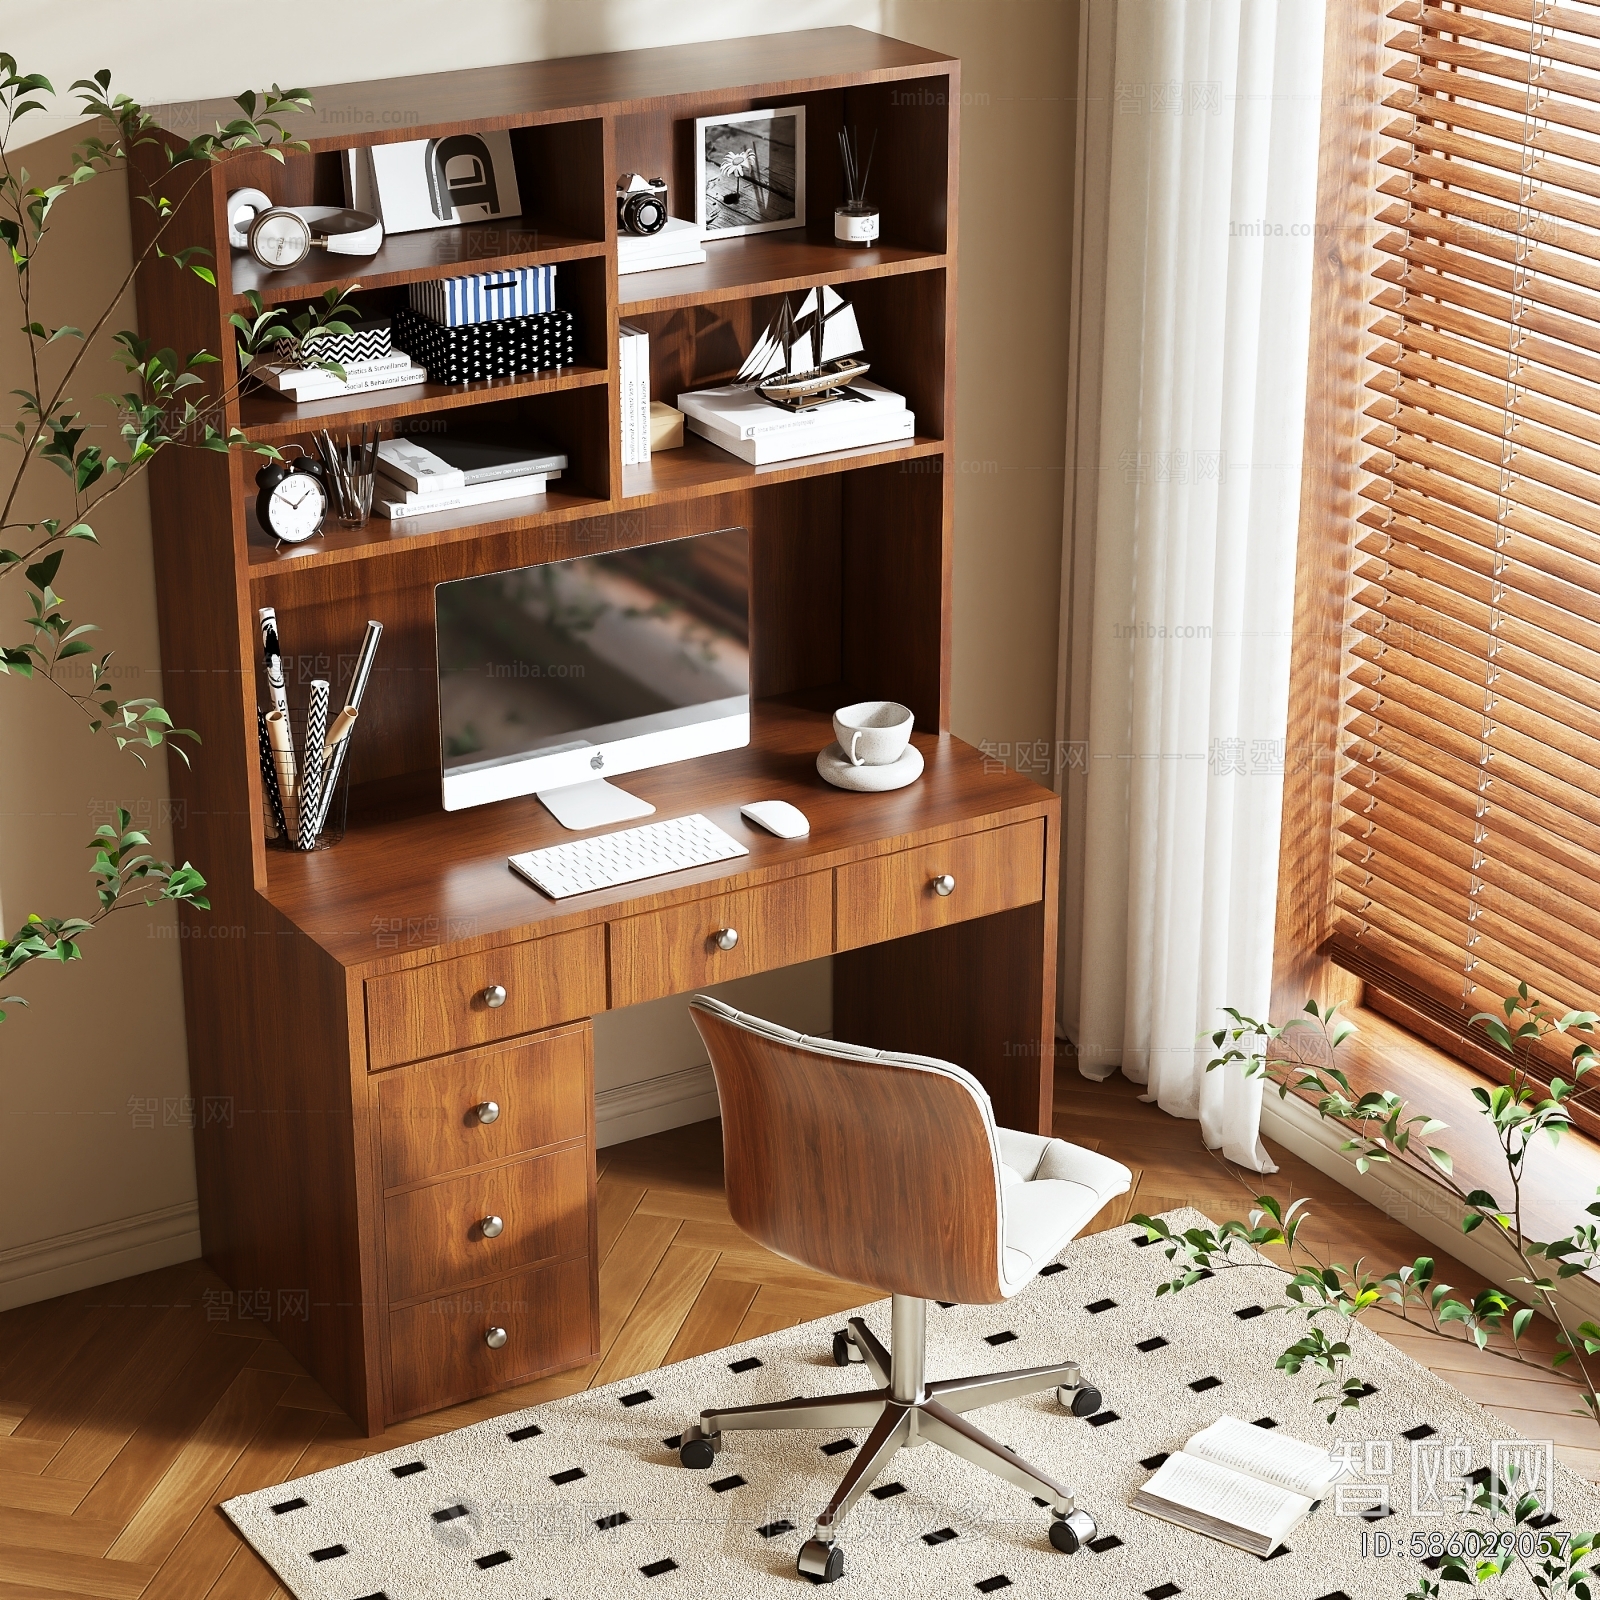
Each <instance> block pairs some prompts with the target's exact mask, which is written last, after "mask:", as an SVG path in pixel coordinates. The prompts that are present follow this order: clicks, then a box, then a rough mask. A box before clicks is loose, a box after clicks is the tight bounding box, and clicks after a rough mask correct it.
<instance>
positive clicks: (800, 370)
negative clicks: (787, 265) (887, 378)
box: [735, 284, 872, 411]
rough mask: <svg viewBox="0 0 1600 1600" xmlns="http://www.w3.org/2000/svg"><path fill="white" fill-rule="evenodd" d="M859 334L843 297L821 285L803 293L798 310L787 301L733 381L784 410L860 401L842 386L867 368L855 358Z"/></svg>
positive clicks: (859, 346)
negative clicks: (744, 385)
mask: <svg viewBox="0 0 1600 1600" xmlns="http://www.w3.org/2000/svg"><path fill="white" fill-rule="evenodd" d="M864 353H865V352H864V351H863V350H862V348H861V330H860V329H859V328H858V327H857V326H856V314H855V312H854V311H853V310H852V309H851V307H850V304H849V302H848V301H847V300H846V299H845V298H844V296H843V295H840V294H836V293H835V292H834V291H833V290H832V289H830V288H829V287H828V286H827V285H826V284H824V285H823V286H822V288H821V289H820V290H818V289H812V290H810V291H808V293H807V294H806V297H805V299H804V300H802V301H801V302H800V310H799V311H798V312H793V311H791V310H790V309H789V298H788V296H787V295H785V296H784V300H783V305H782V306H781V307H780V308H779V311H778V315H777V317H776V318H774V320H773V322H772V325H771V326H770V327H769V328H768V329H767V331H766V332H765V333H763V334H762V335H761V337H760V338H759V339H758V340H757V341H756V347H755V349H754V350H752V351H751V352H750V354H749V356H748V357H747V358H746V360H745V364H744V365H743V366H742V367H740V368H739V375H738V377H737V379H736V380H735V381H736V382H739V383H744V384H750V385H752V386H753V387H754V388H755V389H756V391H757V392H758V393H759V394H760V395H762V396H763V397H764V398H765V399H768V400H770V401H771V402H772V403H773V404H774V405H778V406H783V407H785V408H786V409H788V410H790V411H806V410H809V409H810V408H812V407H813V406H820V405H826V404H827V403H829V402H830V401H834V400H854V399H857V398H860V397H858V396H856V395H852V394H849V393H848V392H847V388H848V385H850V384H852V383H854V382H855V381H856V379H857V378H864V377H865V376H866V375H867V373H868V372H870V371H871V370H872V369H871V367H870V366H869V365H868V364H867V363H866V362H865V361H863V360H861V359H860V358H861V356H862V355H863V354H864Z"/></svg>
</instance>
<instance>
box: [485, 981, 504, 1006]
mask: <svg viewBox="0 0 1600 1600" xmlns="http://www.w3.org/2000/svg"><path fill="white" fill-rule="evenodd" d="M483 1003H484V1004H485V1005H486V1006H488V1007H489V1009H490V1010H491V1011H494V1010H497V1009H498V1008H499V1007H501V1006H503V1005H504V1004H505V1003H506V986H505V985H504V984H503V983H491V984H490V985H489V987H488V988H487V989H485V990H484V991H483Z"/></svg>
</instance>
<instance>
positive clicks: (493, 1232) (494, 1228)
mask: <svg viewBox="0 0 1600 1600" xmlns="http://www.w3.org/2000/svg"><path fill="white" fill-rule="evenodd" d="M478 1226H479V1227H480V1228H482V1229H483V1236H484V1238H485V1239H498V1238H499V1237H500V1235H501V1234H502V1233H504V1232H505V1231H506V1225H505V1223H504V1222H503V1221H502V1220H501V1219H500V1218H499V1217H496V1216H487V1217H485V1218H484V1219H483V1221H482V1222H480V1223H479V1224H478Z"/></svg>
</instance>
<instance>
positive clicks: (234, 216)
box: [228, 189, 272, 250]
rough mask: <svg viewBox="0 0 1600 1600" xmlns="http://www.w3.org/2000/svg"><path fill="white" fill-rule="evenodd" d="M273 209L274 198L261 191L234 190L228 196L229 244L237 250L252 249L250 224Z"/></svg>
mask: <svg viewBox="0 0 1600 1600" xmlns="http://www.w3.org/2000/svg"><path fill="white" fill-rule="evenodd" d="M271 209H272V197H271V196H270V195H265V194H263V193H262V192H261V191H260V190H259V189H234V190H233V191H232V192H231V193H230V194H229V195H228V243H229V244H231V245H232V246H233V248H234V249H235V250H247V249H248V248H249V247H250V237H249V236H250V224H251V223H252V222H254V221H255V219H256V216H257V215H258V213H260V212H262V211H270V210H271Z"/></svg>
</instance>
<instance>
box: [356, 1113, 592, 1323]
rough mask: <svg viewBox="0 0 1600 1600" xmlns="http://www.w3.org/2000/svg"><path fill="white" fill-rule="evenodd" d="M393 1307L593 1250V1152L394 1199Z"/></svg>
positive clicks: (389, 1221)
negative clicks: (590, 1227)
mask: <svg viewBox="0 0 1600 1600" xmlns="http://www.w3.org/2000/svg"><path fill="white" fill-rule="evenodd" d="M383 1223H384V1228H383V1231H384V1240H385V1249H384V1256H385V1261H384V1270H385V1273H386V1275H387V1278H388V1288H389V1303H390V1304H391V1305H394V1304H396V1303H397V1302H399V1301H402V1300H414V1299H416V1298H417V1297H418V1296H420V1295H433V1294H438V1293H440V1292H441V1291H443V1290H445V1289H451V1288H454V1287H456V1286H457V1285H459V1284H465V1283H471V1282H474V1281H481V1280H482V1279H484V1278H492V1277H496V1276H499V1275H500V1274H502V1273H506V1272H515V1271H519V1270H521V1269H522V1268H525V1267H531V1266H535V1265H537V1264H538V1263H539V1262H541V1261H552V1260H555V1259H557V1258H559V1257H561V1256H570V1255H579V1254H581V1253H583V1252H584V1251H585V1250H587V1249H588V1243H589V1148H588V1146H587V1145H586V1144H574V1145H568V1146H567V1147H566V1148H565V1149H563V1150H556V1151H552V1152H551V1153H550V1154H549V1155H543V1156H533V1157H530V1158H529V1159H528V1160H526V1161H515V1162H512V1163H511V1164H510V1165H508V1166H500V1167H478V1168H475V1169H474V1170H472V1171H471V1172H465V1173H462V1174H460V1175H459V1176H457V1177H454V1178H445V1179H442V1180H441V1181H439V1182H438V1183H429V1184H425V1185H423V1186H422V1187H420V1188H415V1189H404V1190H401V1191H400V1192H399V1193H398V1194H391V1195H389V1196H388V1197H387V1198H386V1199H385V1200H384V1203H383Z"/></svg>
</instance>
